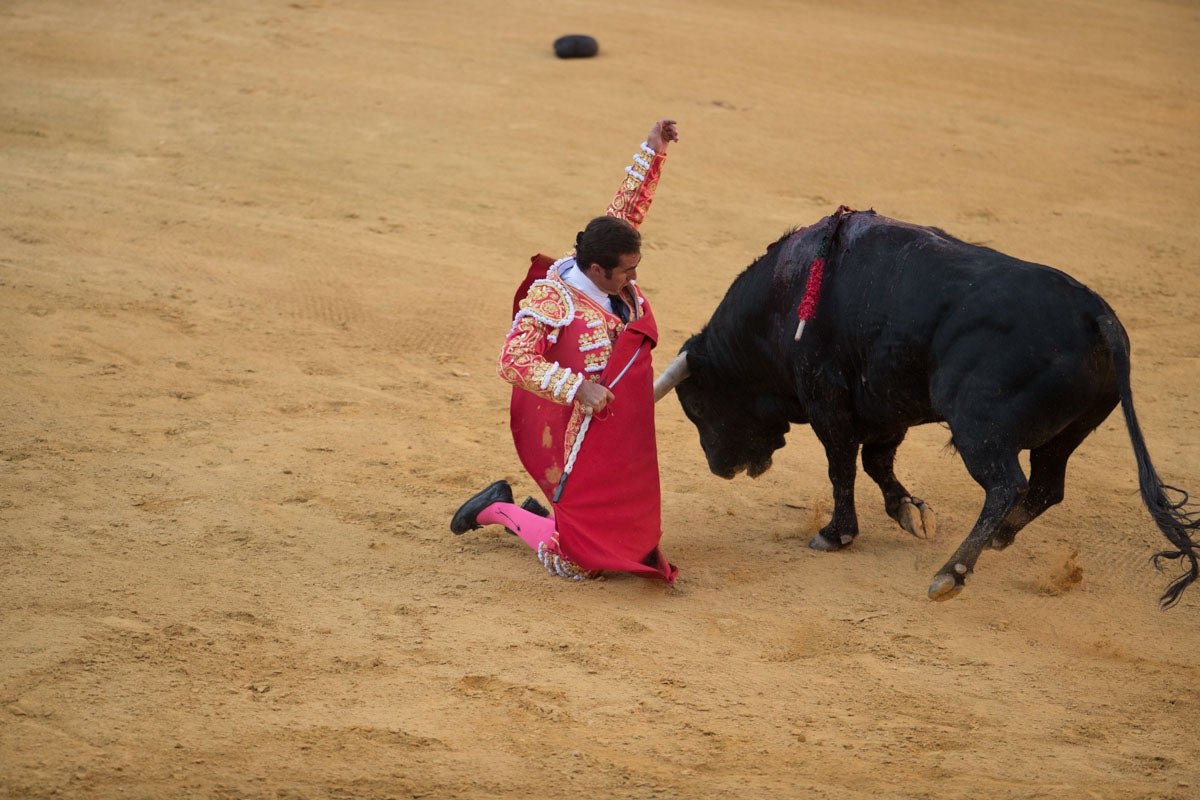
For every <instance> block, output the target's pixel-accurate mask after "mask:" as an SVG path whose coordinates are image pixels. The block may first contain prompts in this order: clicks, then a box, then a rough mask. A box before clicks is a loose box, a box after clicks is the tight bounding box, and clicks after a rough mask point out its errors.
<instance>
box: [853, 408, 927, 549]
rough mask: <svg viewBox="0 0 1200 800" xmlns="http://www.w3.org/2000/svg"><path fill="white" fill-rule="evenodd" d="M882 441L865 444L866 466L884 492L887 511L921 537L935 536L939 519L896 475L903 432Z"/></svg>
mask: <svg viewBox="0 0 1200 800" xmlns="http://www.w3.org/2000/svg"><path fill="white" fill-rule="evenodd" d="M905 433H907V431H904V432H902V433H900V434H899V435H897V436H894V437H891V438H889V439H886V440H883V441H879V442H868V443H866V444H864V445H863V448H862V463H863V469H864V470H865V471H866V473H867V474H868V475H870V476H871V480H873V481H875V483H876V484H878V485H879V490H880V491H881V492H883V507H884V510H886V511H887V515H888V516H889V517H891V518H892V519H894V520H895V521H896V523H897V524H899V525H900V527H901V528H903V529H904V530H906V531H908V532H909V533H911V534H912V535H913V536H916V537H917V538H918V539H927V538H933V535H934V532H935V531H936V529H937V521H936V518H935V517H934V514H933V509H932V508H930V507H929V504H928V503H926V502H925V501H924V500H921V499H920V498H918V497H913V496H912V495H910V494H909V493H908V490H907V489H905V488H904V486H903V485H902V484H901V483H900V481H899V480H898V479H897V478H896V472H895V463H896V450H897V449H898V448H899V447H900V443H901V442H903V441H904V434H905Z"/></svg>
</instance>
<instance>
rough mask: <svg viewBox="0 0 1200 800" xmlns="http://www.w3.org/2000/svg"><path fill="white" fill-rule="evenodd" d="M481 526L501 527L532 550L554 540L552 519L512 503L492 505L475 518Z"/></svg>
mask: <svg viewBox="0 0 1200 800" xmlns="http://www.w3.org/2000/svg"><path fill="white" fill-rule="evenodd" d="M475 519H476V520H477V521H478V522H479V523H480V524H482V525H503V526H504V527H506V528H508V529H509V530H510V531H512V532H513V533H515V534H516V535H517V536H520V537H521V541H523V542H525V544H527V545H529V546H530V547H531V548H533V549H534V550H537V549H538V545H541V544H546V543H548V542H549V541H550V540H551V539H552V538H554V517H543V516H539V515H538V514H534V513H533V512H532V511H526V510H525V509H523V508H521V507H520V506H518V505H514V504H513V503H492V504H491V505H490V506H488V507H487V508H485V509H484V510H483V511H480V512H479V515H478V516H477V517H476V518H475Z"/></svg>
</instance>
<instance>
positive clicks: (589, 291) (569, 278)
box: [558, 258, 609, 308]
mask: <svg viewBox="0 0 1200 800" xmlns="http://www.w3.org/2000/svg"><path fill="white" fill-rule="evenodd" d="M558 277H560V278H562V279H563V281H564V282H565V283H567V284H568V285H570V286H573V287H575V288H576V289H578V290H579V291H581V292H583V293H584V294H586V295H587V296H588V297H590V298H592V299H593V300H595V301H596V303H597V304H598V305H599V306H600V307H601V308H609V304H608V292H605V291H602V290H601V289H600V287H599V286H597V285H596V284H594V283H592V279H591V278H589V277H588V276H587V274H585V273H584V271H583V270H582V269H580V268H579V265H578V264H577V263H575V259H574V258H570V259H568V260H566V261H564V262H563V263H562V264H561V265H560V266H559V268H558Z"/></svg>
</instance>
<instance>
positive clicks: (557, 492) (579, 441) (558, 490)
mask: <svg viewBox="0 0 1200 800" xmlns="http://www.w3.org/2000/svg"><path fill="white" fill-rule="evenodd" d="M645 346H646V342H645V341H643V342H642V343H641V344H639V345H638V347H637V350H634V351H633V357H632V358H630V359H629V363H628V364H626V365H625V368H624V369H622V370H621V371H620V372H618V373H617V377H615V378H613V379H612V383H610V384H608V389H609V391H612V389H613V387H614V386H616V385H617V382H618V381H619V380H621V378H624V377H625V373H626V372H628V371H629V368H630V367H632V366H633V362H634V361H636V360H637V357H638V354H640V353H641V352H642V348H643V347H645ZM600 385H601V386H603V385H604V384H600ZM591 424H592V412H591V411H587V412H584V417H583V424H582V425H580V426H579V435H578V436H576V437H575V444H574V445H572V446H571V455H570V457H568V458H567V463H566V465H565V466H563V474H562V477H561V478H559V479H558V486H556V487H554V497H553V498H551V502H552V503H556V504H557V503H558V501H559V500H560V499H561V498H562V493H563V489H565V488H566V487H567V478H569V477H570V475H571V470H573V469H575V458H576V457H577V456H578V455H579V448H580V446H582V445H583V437H584V436H586V435H587V430H588V426H589V425H591Z"/></svg>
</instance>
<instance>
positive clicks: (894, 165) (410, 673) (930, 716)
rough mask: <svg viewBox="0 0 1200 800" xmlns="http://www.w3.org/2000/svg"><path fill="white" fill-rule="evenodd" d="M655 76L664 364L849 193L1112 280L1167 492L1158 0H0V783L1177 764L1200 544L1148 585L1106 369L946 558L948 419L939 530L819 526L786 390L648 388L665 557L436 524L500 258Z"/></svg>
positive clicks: (1185, 784)
mask: <svg viewBox="0 0 1200 800" xmlns="http://www.w3.org/2000/svg"><path fill="white" fill-rule="evenodd" d="M902 8H903V10H901V9H902ZM573 32H584V33H590V34H592V35H594V36H596V37H597V38H598V39H599V40H600V44H601V55H600V57H598V58H596V59H594V60H590V61H559V60H557V59H555V58H554V57H553V55H552V53H551V43H552V41H553V40H554V38H555V37H557V36H559V35H561V34H564V33H573ZM662 116H673V117H676V118H677V119H678V120H679V123H680V131H681V136H682V140H681V141H680V143H679V144H678V145H676V146H674V147H673V149H672V152H671V159H670V161H669V163H668V165H667V171H666V174H665V176H664V180H663V183H662V185H661V187H660V190H659V194H658V197H657V200H656V205H655V207H654V209H653V211H652V213H651V215H650V217H649V218H648V220H647V222H646V225H645V226H644V228H643V233H644V235H645V239H646V248H645V251H644V252H645V260H644V262H643V269H642V271H641V272H642V275H641V283H642V285H643V287H644V288H645V289H646V291H647V293H648V294H649V295H650V296H651V298H652V299H653V301H654V305H655V311H656V314H657V316H658V320H659V324H660V329H661V332H662V342H661V345H660V347H659V350H658V351H657V356H656V363H657V364H658V366H659V368H660V369H661V367H662V366H663V365H665V363H666V361H667V360H668V358H669V357H670V356H671V355H673V354H674V353H675V352H676V350H677V349H678V348H679V346H680V344H681V343H682V342H683V341H684V340H685V339H686V337H687V336H688V335H690V334H691V333H693V332H695V331H696V330H698V329H699V328H700V327H701V326H702V325H703V323H704V322H705V321H706V320H707V318H708V315H709V313H710V312H711V311H712V309H713V308H714V307H715V305H716V303H717V301H718V300H719V298H720V297H721V296H722V294H723V293H724V290H725V288H726V287H727V286H728V284H729V283H730V281H731V280H732V278H733V277H734V276H735V275H736V274H737V273H738V272H740V271H741V270H742V269H743V268H744V267H745V266H746V265H747V264H749V263H750V262H751V261H752V260H753V259H754V258H756V257H757V256H758V255H760V254H761V253H762V251H763V249H764V248H765V246H766V244H767V243H769V242H771V241H773V240H774V239H775V238H777V237H778V236H779V235H780V234H782V233H783V232H784V231H785V230H787V229H788V228H790V227H792V226H794V225H808V224H811V223H813V222H815V221H816V220H817V219H819V218H820V217H822V216H824V215H825V214H828V213H830V212H831V211H833V210H834V209H835V208H836V207H837V205H838V204H839V203H846V204H848V205H851V206H853V207H856V208H870V207H873V208H875V209H876V210H878V211H879V212H880V213H883V214H886V215H887V216H891V217H897V218H901V219H906V220H910V221H913V222H918V223H922V224H928V225H936V226H939V227H942V228H945V229H946V230H948V231H950V232H951V233H954V234H956V235H958V236H960V237H962V238H965V239H968V240H970V241H977V242H982V243H985V244H988V245H989V246H992V247H995V248H998V249H1001V250H1004V251H1006V252H1009V253H1011V254H1013V255H1016V256H1019V257H1022V258H1026V259H1030V260H1034V261H1040V262H1043V263H1048V264H1052V265H1054V266H1057V267H1059V268H1061V269H1064V270H1066V271H1067V272H1069V273H1071V274H1073V275H1074V276H1076V277H1078V278H1079V279H1081V280H1082V281H1084V282H1085V283H1087V284H1089V285H1090V286H1092V287H1093V288H1094V289H1096V290H1097V291H1099V292H1100V293H1101V294H1102V295H1103V296H1104V297H1105V298H1106V299H1107V300H1108V301H1109V302H1110V303H1111V304H1112V305H1113V306H1114V307H1115V308H1116V310H1117V312H1118V313H1119V314H1120V316H1121V318H1122V320H1123V321H1124V323H1125V325H1126V327H1127V328H1128V329H1129V331H1130V334H1131V336H1132V338H1133V343H1134V392H1135V397H1136V399H1137V410H1138V413H1139V415H1140V417H1141V421H1142V425H1143V427H1144V429H1145V432H1146V435H1147V439H1148V442H1149V446H1150V450H1151V453H1152V454H1153V456H1154V458H1155V461H1156V464H1157V466H1158V469H1159V471H1160V472H1161V473H1162V475H1163V478H1164V479H1165V480H1166V481H1167V482H1168V483H1174V484H1177V485H1180V486H1183V487H1184V488H1188V489H1191V490H1193V491H1194V492H1200V393H1198V387H1200V383H1198V381H1197V378H1198V377H1200V282H1198V281H1197V279H1196V269H1197V266H1198V265H1200V226H1197V224H1196V219H1197V215H1198V214H1200V149H1198V148H1197V145H1198V143H1200V140H1198V138H1197V132H1198V131H1200V11H1198V10H1197V6H1196V5H1195V3H1192V2H1183V1H1182V0H1146V2H1138V3H1134V2H1128V0H1067V1H1066V2H1059V3H1043V2H1034V1H1033V0H1016V2H1011V3H991V2H983V1H982V0H964V1H962V2H955V1H954V0H918V1H917V2H911V3H892V2H885V1H884V0H847V2H840V3H828V2H802V1H800V0H797V1H796V2H782V1H781V0H745V2H742V3H738V4H732V3H725V2H719V0H691V1H690V2H684V0H649V1H648V2H632V0H610V2H605V3H599V2H585V1H584V0H572V1H571V2H557V3H545V2H534V1H533V0H512V2H506V3H495V2H492V0H447V1H446V2H437V3H396V2H384V1H383V0H323V1H322V0H304V1H303V2H284V0H271V1H269V2H234V1H233V0H173V1H172V2H169V3H155V2H136V1H134V2H117V1H116V0H92V1H90V2H83V1H82V0H70V1H68V0H8V1H7V2H4V3H0V198H2V209H3V210H2V212H0V321H2V323H3V324H2V326H0V368H2V372H3V379H2V381H3V382H2V384H0V385H2V390H0V575H2V576H3V580H2V582H0V609H2V611H0V796H2V797H12V798H30V797H33V798H40V797H51V796H54V797H71V798H103V799H105V800H107V799H109V798H192V797H194V798H292V799H298V798H480V799H482V798H578V797H589V798H591V797H594V798H738V799H739V800H740V799H741V798H834V799H837V800H841V799H842V798H848V799H849V800H856V799H858V800H878V799H879V798H937V799H938V800H950V799H951V798H1001V799H1006V798H1007V799H1011V800H1018V799H1020V800H1025V799H1026V798H1054V800H1063V799H1068V800H1073V799H1074V798H1085V799H1087V798H1100V799H1101V800H1127V799H1128V798H1158V799H1159V800H1184V798H1194V797H1197V796H1200V739H1197V736H1196V732H1197V730H1198V729H1200V728H1198V725H1200V723H1198V722H1197V720H1198V719H1200V587H1194V588H1193V589H1192V590H1191V591H1190V592H1189V593H1187V594H1186V595H1185V597H1184V600H1183V602H1182V603H1181V604H1180V605H1179V606H1178V607H1177V608H1175V609H1174V610H1172V611H1169V612H1166V613H1164V612H1161V611H1160V610H1159V609H1158V607H1157V599H1158V596H1159V594H1161V592H1162V591H1163V589H1164V588H1165V587H1166V585H1167V583H1168V581H1169V579H1170V575H1161V574H1158V573H1156V572H1155V571H1154V570H1153V569H1152V567H1151V566H1150V565H1149V563H1148V559H1149V558H1150V556H1151V555H1152V554H1153V553H1154V552H1156V551H1157V550H1159V549H1162V548H1163V547H1164V545H1165V543H1166V542H1165V540H1164V539H1163V538H1162V537H1161V535H1160V534H1159V533H1158V531H1157V529H1156V528H1155V527H1154V526H1153V524H1152V523H1151V521H1150V518H1149V515H1148V514H1147V513H1146V511H1145V509H1144V508H1143V507H1142V505H1141V502H1140V500H1139V498H1138V496H1137V494H1136V486H1137V484H1136V475H1135V465H1134V460H1133V455H1132V450H1131V448H1130V444H1129V440H1128V437H1127V435H1126V433H1125V429H1124V426H1123V423H1122V422H1121V420H1120V417H1119V415H1114V416H1113V417H1111V418H1110V419H1109V420H1108V421H1107V422H1105V424H1104V425H1103V426H1101V428H1100V429H1099V430H1098V431H1097V432H1096V433H1095V434H1094V435H1093V436H1092V437H1091V438H1090V439H1089V440H1088V441H1087V442H1086V443H1085V444H1084V446H1083V447H1082V448H1081V450H1080V452H1079V453H1078V454H1077V455H1076V457H1075V458H1074V460H1073V461H1072V464H1071V469H1070V472H1069V480H1068V494H1067V499H1066V501H1065V502H1064V503H1063V504H1062V505H1061V506H1059V507H1057V508H1055V509H1053V510H1052V511H1051V512H1049V513H1048V514H1047V515H1046V516H1045V517H1043V518H1042V519H1041V520H1039V521H1038V522H1036V523H1035V524H1033V525H1032V526H1031V527H1030V528H1028V529H1027V530H1026V531H1024V532H1023V533H1022V534H1021V536H1020V537H1019V538H1018V540H1017V543H1016V545H1015V546H1014V547H1013V548H1011V549H1009V550H1007V551H1005V552H1003V553H991V552H989V553H986V554H985V555H984V558H983V559H982V560H981V562H980V566H979V571H978V572H977V574H975V575H974V576H973V577H972V579H971V580H970V582H969V584H968V587H967V590H966V591H965V592H964V593H963V594H962V595H961V596H960V597H959V598H957V599H956V600H954V601H952V602H949V603H942V604H935V603H931V602H929V601H928V600H927V599H926V598H925V589H926V587H927V586H928V584H929V580H930V578H931V577H932V575H933V573H934V571H935V570H936V569H937V568H938V567H939V566H940V565H941V564H942V562H943V561H944V560H945V559H946V558H947V557H948V554H949V553H950V552H952V551H953V549H954V547H955V546H957V543H958V542H959V541H960V540H961V538H962V537H963V536H964V535H965V533H966V531H967V530H968V528H969V527H970V525H971V523H972V522H973V521H974V519H975V516H976V514H977V513H978V510H979V505H980V503H981V501H982V492H981V490H980V489H979V488H978V486H977V485H976V484H975V483H974V482H972V481H971V480H970V478H969V477H968V475H967V474H966V472H965V470H964V469H963V468H962V465H961V463H960V462H959V461H958V460H957V459H956V458H955V457H954V456H953V455H952V454H950V453H949V452H947V451H946V449H945V444H946V439H947V434H946V431H944V430H943V429H941V428H939V427H936V426H931V427H928V428H925V429H919V430H916V431H914V432H913V433H912V435H911V436H910V439H909V441H908V443H907V444H906V445H905V447H904V448H903V449H902V450H901V459H900V466H899V474H900V477H901V479H902V480H904V481H905V482H906V483H907V484H908V485H909V486H910V487H911V488H912V489H913V490H914V491H916V492H917V493H918V494H920V495H921V496H922V497H924V498H925V499H927V500H929V501H930V502H931V503H932V504H933V505H934V507H935V508H936V509H937V511H938V513H939V534H938V537H937V538H936V539H935V540H932V541H924V542H922V541H916V540H913V539H911V538H910V537H908V536H907V535H906V534H904V533H903V532H902V531H900V529H899V528H897V527H896V526H895V525H894V524H892V523H891V521H890V520H888V519H887V518H886V517H885V515H884V513H883V509H882V504H881V502H880V501H879V499H878V495H877V492H876V490H875V488H874V487H873V486H872V485H870V483H869V481H866V480H861V481H860V482H859V500H858V502H859V508H860V513H861V523H862V529H863V535H862V536H861V537H860V538H859V540H858V542H857V543H856V544H855V546H854V547H853V548H852V549H851V550H850V551H848V552H845V553H839V554H817V553H814V552H811V551H809V550H808V549H807V548H806V547H805V542H806V540H807V538H808V536H809V535H810V533H811V532H812V530H813V527H814V526H815V525H816V524H818V522H819V521H820V518H821V515H822V514H823V513H825V510H826V509H827V508H828V506H829V497H830V494H829V488H828V483H827V479H826V476H825V461H824V456H823V453H822V451H821V449H820V447H819V445H818V443H817V442H816V439H815V438H814V437H813V435H812V433H811V431H809V430H808V429H807V428H797V429H795V430H793V432H792V433H791V435H790V437H789V441H790V444H789V446H788V447H787V448H786V449H784V450H783V451H781V452H780V453H779V454H777V457H776V460H775V468H774V469H773V470H772V471H770V472H769V473H767V474H766V475H765V476H763V477H762V478H760V479H759V480H757V481H752V480H749V479H747V478H745V477H744V476H743V477H740V478H738V479H737V480H734V481H732V482H726V481H722V480H720V479H718V478H716V477H714V476H712V475H711V474H709V472H708V470H707V468H706V466H705V462H704V457H703V454H702V452H701V450H700V447H699V443H698V440H697V437H696V434H695V431H694V429H693V428H692V427H691V425H690V424H689V423H688V422H687V421H686V419H685V418H684V416H683V414H682V411H681V410H680V408H679V405H678V403H677V402H675V401H674V400H673V399H670V400H668V401H666V402H664V403H663V404H662V405H661V406H660V408H659V411H658V414H659V418H658V419H659V446H660V451H661V458H662V485H663V492H664V509H663V514H664V519H663V522H664V531H665V535H664V540H663V546H664V549H665V550H666V552H667V554H668V555H669V556H670V557H671V559H672V560H673V561H674V562H675V563H677V564H678V565H679V567H680V569H681V576H680V579H679V582H678V585H677V587H676V588H674V589H671V588H668V587H666V586H665V585H663V584H661V583H658V582H652V581H647V580H642V579H637V578H631V577H627V576H621V575H614V576H610V577H608V578H607V579H604V580H600V581H596V582H592V583H588V584H585V585H572V584H569V583H566V582H563V581H558V580H555V579H552V578H550V577H549V576H548V575H547V574H546V573H545V572H544V571H543V570H542V568H541V566H540V565H539V564H538V563H537V562H536V560H535V559H534V557H533V556H532V554H531V553H530V552H529V551H528V550H526V549H524V548H523V547H522V546H521V545H520V543H519V542H517V541H515V540H514V539H513V538H512V537H510V536H508V535H506V534H505V533H504V532H503V531H501V530H498V529H488V530H484V531H479V532H476V533H473V534H470V535H467V536H463V537H461V538H455V537H453V536H451V535H450V533H449V531H448V529H447V522H448V520H449V517H450V514H451V513H452V512H453V511H454V509H455V508H456V507H457V506H458V504H459V503H460V502H461V501H462V500H463V499H465V498H466V497H467V496H468V495H469V494H471V493H472V492H474V491H475V490H476V489H478V488H479V487H481V486H483V485H484V484H485V483H487V482H489V481H491V480H494V479H496V478H499V477H507V478H509V479H510V480H512V481H513V482H514V485H515V486H516V488H517V490H518V491H521V492H522V493H526V492H529V491H530V490H532V489H533V488H534V487H533V484H532V482H531V481H529V479H528V478H527V477H526V476H524V475H523V474H522V472H521V469H520V466H519V464H518V462H517V459H516V456H515V454H514V453H513V451H512V447H511V443H510V441H509V437H508V430H507V397H508V391H507V388H506V386H505V385H504V384H502V383H501V382H500V381H499V380H498V379H497V378H496V377H495V374H494V359H495V356H496V353H497V351H498V348H499V345H500V342H501V340H502V337H503V335H504V333H505V332H506V331H507V329H508V324H509V322H508V311H509V303H510V300H511V293H512V290H513V288H514V287H515V285H516V282H517V280H518V279H519V278H520V276H521V274H522V273H523V271H524V269H525V266H526V265H527V263H528V261H527V260H528V257H529V255H530V254H532V253H534V252H537V251H545V252H547V253H550V254H552V255H557V254H560V253H562V252H564V251H565V250H566V249H567V248H568V247H569V246H570V244H571V243H572V242H573V240H574V235H575V231H577V230H578V229H579V228H580V227H581V225H582V223H583V222H585V221H586V220H587V219H588V218H589V217H591V216H593V215H594V214H597V213H600V212H602V211H603V209H604V206H605V204H606V203H607V201H608V199H609V198H610V197H611V194H612V191H613V190H614V188H615V187H616V184H617V182H618V179H619V177H620V174H621V170H622V169H623V167H624V165H625V164H626V163H627V160H628V158H629V156H630V154H631V153H632V152H633V151H634V149H635V147H636V145H637V143H638V142H639V141H640V140H641V138H642V137H643V136H644V135H645V132H646V130H647V129H648V128H649V126H650V124H651V123H652V122H653V121H654V120H655V119H657V118H658V117H662ZM931 291H935V290H933V289H931Z"/></svg>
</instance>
